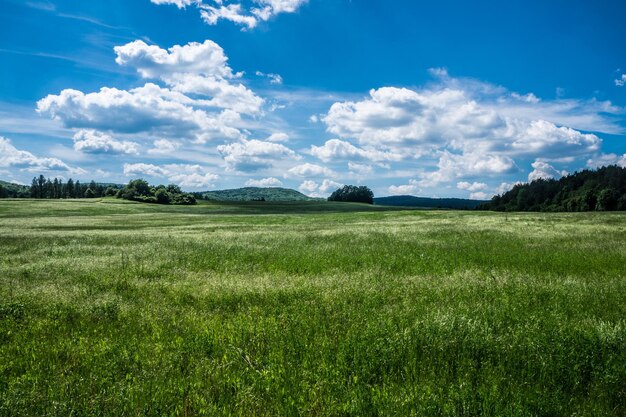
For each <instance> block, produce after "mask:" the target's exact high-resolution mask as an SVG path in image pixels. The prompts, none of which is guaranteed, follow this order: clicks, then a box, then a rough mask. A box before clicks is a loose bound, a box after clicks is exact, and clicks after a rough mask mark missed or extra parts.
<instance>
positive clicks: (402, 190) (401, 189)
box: [387, 180, 422, 195]
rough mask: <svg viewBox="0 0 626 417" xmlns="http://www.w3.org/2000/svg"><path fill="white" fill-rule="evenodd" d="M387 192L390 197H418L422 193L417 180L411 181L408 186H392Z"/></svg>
mask: <svg viewBox="0 0 626 417" xmlns="http://www.w3.org/2000/svg"><path fill="white" fill-rule="evenodd" d="M387 191H388V192H389V194H390V195H417V194H420V193H421V192H422V189H421V188H420V185H419V182H418V181H416V180H409V183H408V184H404V185H392V186H390V187H389V188H388V189H387Z"/></svg>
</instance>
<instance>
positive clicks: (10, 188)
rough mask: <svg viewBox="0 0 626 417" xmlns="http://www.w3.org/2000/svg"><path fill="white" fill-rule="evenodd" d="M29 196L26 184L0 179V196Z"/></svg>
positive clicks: (28, 188)
mask: <svg viewBox="0 0 626 417" xmlns="http://www.w3.org/2000/svg"><path fill="white" fill-rule="evenodd" d="M29 196H30V187H28V186H26V185H20V184H14V183H12V182H6V181H0V198H7V197H10V198H21V197H29Z"/></svg>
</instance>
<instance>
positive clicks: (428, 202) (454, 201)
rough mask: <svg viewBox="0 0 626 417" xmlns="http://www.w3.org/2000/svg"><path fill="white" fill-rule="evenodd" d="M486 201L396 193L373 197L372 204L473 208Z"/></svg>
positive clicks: (458, 208)
mask: <svg viewBox="0 0 626 417" xmlns="http://www.w3.org/2000/svg"><path fill="white" fill-rule="evenodd" d="M483 203H486V201H483V200H467V199H462V198H427V197H415V196H412V195H398V196H391V197H378V198H374V204H377V205H381V206H400V207H423V208H446V209H457V210H463V209H466V210H473V209H475V208H476V207H478V206H479V205H481V204H483Z"/></svg>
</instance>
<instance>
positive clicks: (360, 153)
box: [311, 139, 403, 162]
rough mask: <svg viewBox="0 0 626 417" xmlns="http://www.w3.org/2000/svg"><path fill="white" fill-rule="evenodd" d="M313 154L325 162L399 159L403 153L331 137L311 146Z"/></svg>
mask: <svg viewBox="0 0 626 417" xmlns="http://www.w3.org/2000/svg"><path fill="white" fill-rule="evenodd" d="M311 154H312V155H313V156H315V157H317V158H319V159H320V160H322V161H324V162H330V161H334V160H337V159H339V160H348V159H350V160H354V159H365V160H369V161H375V162H382V161H399V160H401V159H402V158H403V156H402V155H400V154H397V153H391V152H384V151H380V150H376V149H361V148H358V147H356V146H354V145H353V144H351V143H350V142H347V141H342V140H339V139H331V140H329V141H327V142H326V143H325V144H324V145H322V146H315V145H313V146H311Z"/></svg>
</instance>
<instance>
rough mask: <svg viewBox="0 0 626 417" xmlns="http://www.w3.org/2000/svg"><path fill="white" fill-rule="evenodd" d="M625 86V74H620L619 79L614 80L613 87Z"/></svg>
mask: <svg viewBox="0 0 626 417" xmlns="http://www.w3.org/2000/svg"><path fill="white" fill-rule="evenodd" d="M624 84H626V74H622V77H621V78H618V79H617V80H615V85H616V86H618V87H623V86H624Z"/></svg>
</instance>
